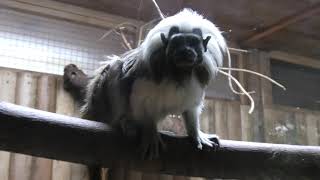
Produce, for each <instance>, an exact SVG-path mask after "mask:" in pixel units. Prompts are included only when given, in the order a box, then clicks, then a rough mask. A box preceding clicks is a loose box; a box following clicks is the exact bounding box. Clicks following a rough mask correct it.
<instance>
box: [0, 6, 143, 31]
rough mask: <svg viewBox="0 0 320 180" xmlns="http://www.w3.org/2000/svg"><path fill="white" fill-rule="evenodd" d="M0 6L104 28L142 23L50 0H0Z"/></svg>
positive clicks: (139, 24)
mask: <svg viewBox="0 0 320 180" xmlns="http://www.w3.org/2000/svg"><path fill="white" fill-rule="evenodd" d="M0 7H5V8H10V9H15V10H20V11H24V12H27V13H32V14H36V15H41V16H47V17H52V18H58V19H63V20H68V21H72V22H76V23H81V24H89V25H93V26H98V27H104V28H113V27H116V26H117V25H119V24H122V23H130V24H134V25H136V26H138V27H139V26H141V25H142V24H144V23H143V22H142V21H138V20H135V19H130V18H125V17H121V16H116V15H112V14H108V13H105V12H102V11H96V10H91V9H87V8H83V7H79V6H75V5H71V4H66V3H61V2H57V1H52V0H41V1H39V0H1V1H0Z"/></svg>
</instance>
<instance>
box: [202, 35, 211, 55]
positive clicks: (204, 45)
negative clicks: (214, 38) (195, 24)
mask: <svg viewBox="0 0 320 180" xmlns="http://www.w3.org/2000/svg"><path fill="white" fill-rule="evenodd" d="M210 39H211V36H208V37H207V38H205V39H204V40H203V47H204V52H206V51H207V45H208V42H209V40H210Z"/></svg>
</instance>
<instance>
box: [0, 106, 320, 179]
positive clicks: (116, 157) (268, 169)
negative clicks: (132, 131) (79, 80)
mask: <svg viewBox="0 0 320 180" xmlns="http://www.w3.org/2000/svg"><path fill="white" fill-rule="evenodd" d="M161 136H162V138H163V140H164V143H165V144H166V149H165V150H164V151H163V152H161V154H160V158H159V159H155V160H149V161H143V160H141V159H140V158H139V157H140V156H139V155H140V153H139V151H137V149H138V148H137V143H136V140H135V139H136V138H134V137H132V138H125V137H123V136H121V135H120V134H118V133H117V132H116V131H114V130H112V129H111V128H110V127H109V126H107V125H106V124H104V123H100V122H94V121H88V120H83V119H79V118H73V117H68V116H63V115H58V114H54V113H49V112H44V111H40V110H35V109H31V108H26V107H22V106H18V105H13V104H9V103H5V102H1V103H0V149H1V150H5V151H11V152H16V153H23V154H28V155H33V156H39V157H46V158H52V159H58V160H64V161H70V162H76V163H83V164H101V165H102V166H105V167H124V168H127V169H135V170H140V171H144V172H156V173H165V174H173V175H185V176H203V177H209V178H233V179H247V178H250V177H254V178H259V179H264V178H266V177H270V178H271V179H272V178H276V177H279V178H283V177H286V178H283V179H290V178H289V177H306V178H310V179H317V177H320V147H315V146H295V145H283V144H266V143H253V142H240V141H229V140H221V147H220V148H219V149H218V150H217V151H214V150H213V149H209V148H206V149H204V150H202V151H201V150H198V149H197V148H196V147H195V146H194V145H193V144H192V143H191V142H190V141H189V139H188V138H186V137H176V136H172V135H168V134H164V133H162V134H161Z"/></svg>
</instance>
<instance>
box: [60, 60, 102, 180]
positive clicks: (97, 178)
mask: <svg viewBox="0 0 320 180" xmlns="http://www.w3.org/2000/svg"><path fill="white" fill-rule="evenodd" d="M88 83H89V77H88V75H86V74H85V73H84V72H83V71H82V70H81V69H79V68H78V67H77V66H76V65H74V64H69V65H67V66H65V68H64V74H63V87H64V89H65V90H66V91H67V92H69V93H70V94H71V96H72V97H73V99H74V100H75V101H76V103H77V104H78V105H79V106H82V105H83V104H84V99H85V96H86V90H87V85H88ZM101 170H102V168H101V167H100V166H98V165H90V166H88V171H89V177H90V180H101V178H102V176H101Z"/></svg>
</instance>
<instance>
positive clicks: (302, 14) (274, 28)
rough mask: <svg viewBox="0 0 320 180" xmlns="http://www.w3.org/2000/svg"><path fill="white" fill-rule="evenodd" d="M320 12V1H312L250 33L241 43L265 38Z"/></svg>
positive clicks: (246, 43) (244, 43) (245, 43)
mask: <svg viewBox="0 0 320 180" xmlns="http://www.w3.org/2000/svg"><path fill="white" fill-rule="evenodd" d="M319 12H320V3H314V4H313V5H312V6H310V7H307V8H305V9H303V10H301V11H299V12H296V13H294V14H292V15H290V16H287V17H284V18H282V19H280V20H279V21H277V22H275V23H274V24H271V25H270V26H268V27H266V28H265V29H264V30H263V31H262V32H257V33H254V34H252V35H251V36H250V37H249V38H248V39H246V40H244V41H243V42H241V43H240V44H241V45H248V44H250V43H253V42H255V41H258V40H260V39H262V38H265V37H267V36H270V35H271V34H273V33H275V32H278V31H280V30H282V29H284V28H286V27H288V26H289V25H291V24H293V23H296V22H298V21H300V20H303V19H305V18H308V17H311V16H312V15H314V14H316V13H319Z"/></svg>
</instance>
